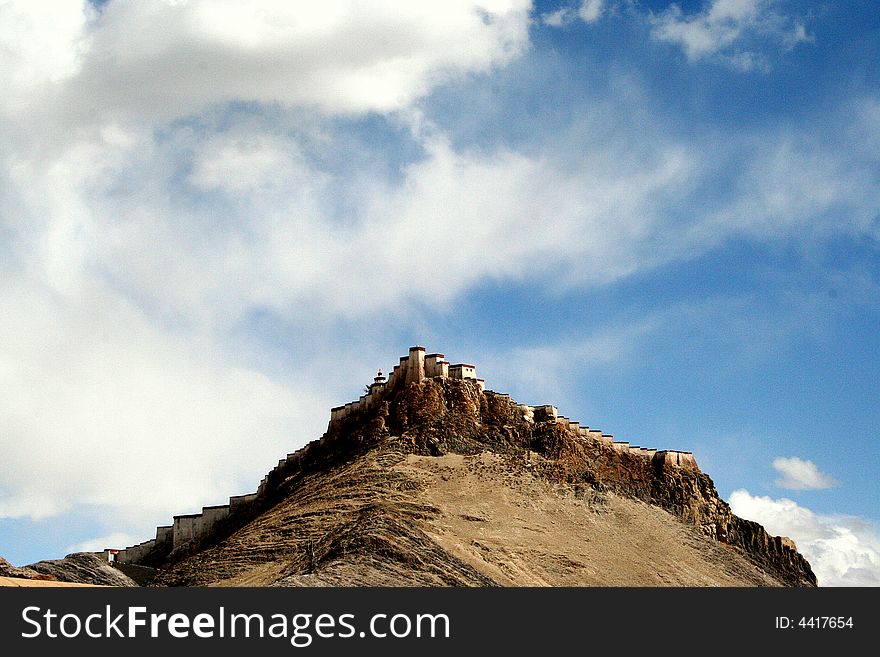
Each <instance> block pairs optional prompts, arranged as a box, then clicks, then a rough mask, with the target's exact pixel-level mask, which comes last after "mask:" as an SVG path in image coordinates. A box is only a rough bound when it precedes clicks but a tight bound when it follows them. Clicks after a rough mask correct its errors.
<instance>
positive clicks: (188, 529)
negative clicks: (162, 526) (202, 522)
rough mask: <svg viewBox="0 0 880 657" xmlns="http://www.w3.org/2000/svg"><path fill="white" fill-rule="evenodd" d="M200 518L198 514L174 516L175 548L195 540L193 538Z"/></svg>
mask: <svg viewBox="0 0 880 657" xmlns="http://www.w3.org/2000/svg"><path fill="white" fill-rule="evenodd" d="M198 518H199V514H197V513H193V514H190V515H185V516H174V529H173V532H174V538H173V545H174V547H175V548H176V547H179V546H181V545H183V544H184V543H187V542H189V541H191V540H192V539H193V536H195V530H196V525H197V524H198V523H197V519H198Z"/></svg>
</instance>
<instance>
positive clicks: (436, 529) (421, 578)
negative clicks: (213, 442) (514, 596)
mask: <svg viewBox="0 0 880 657" xmlns="http://www.w3.org/2000/svg"><path fill="white" fill-rule="evenodd" d="M401 383H402V382H401ZM523 409H524V407H522V406H520V405H518V404H516V403H515V402H514V401H512V400H511V399H510V398H509V397H507V396H506V395H500V394H496V393H492V392H488V391H487V392H484V391H482V390H481V387H480V385H479V384H478V383H477V381H475V380H469V379H464V380H459V379H450V378H430V379H426V380H423V381H420V382H416V383H409V384H407V385H402V384H401V385H398V386H396V387H395V388H394V389H390V390H388V391H387V392H386V394H384V395H383V397H382V398H381V399H379V400H377V401H376V403H374V404H373V405H372V406H371V407H369V408H365V409H362V410H357V411H356V412H353V413H351V414H348V415H347V416H346V417H343V418H341V419H339V420H338V421H335V422H332V423H331V426H330V428H329V429H328V432H327V434H325V436H324V437H322V438H321V440H320V441H313V442H312V443H311V444H310V445H308V446H307V447H306V448H304V449H303V450H301V451H300V452H299V453H298V454H297V455H296V457H295V458H292V459H288V460H287V462H285V463H284V465H283V466H281V467H279V468H277V469H276V470H275V471H273V472H272V473H271V475H270V477H269V479H268V480H267V482H266V486H265V489H264V493H263V494H262V495H261V496H260V498H259V499H258V500H257V501H256V503H255V504H254V505H253V507H252V508H251V509H250V510H249V512H248V513H247V514H239V515H237V516H231V517H230V518H229V519H228V520H227V521H226V522H224V523H221V524H220V525H218V526H217V528H216V529H215V531H214V532H213V533H212V534H211V535H210V536H209V537H207V538H202V539H200V540H199V541H196V542H192V543H189V544H187V545H184V546H180V547H178V548H177V549H176V550H174V551H173V552H171V553H170V554H167V555H154V556H153V557H152V562H151V563H152V565H155V566H159V570H158V571H157V577H156V579H155V581H154V582H153V585H159V586H162V585H165V586H175V585H189V586H203V585H244V586H248V585H250V586H265V585H278V586H303V585H318V586H325V585H468V586H492V585H514V586H518V585H541V586H545V585H550V586H555V585H566V586H581V585H587V586H620V585H633V586H641V585H646V586H663V585H670V586H718V585H721V586H731V585H745V586H780V585H781V586H815V585H816V578H815V576H814V575H813V572H812V570H811V569H810V566H809V564H808V563H807V561H806V560H805V559H804V558H803V557H802V556H801V555H800V554H799V553H798V552H797V550H796V549H795V547H794V545H793V543H791V542H790V541H789V540H788V539H785V538H781V537H773V536H770V535H769V534H768V533H767V532H766V531H765V530H764V529H763V527H761V526H760V525H758V524H757V523H754V522H750V521H747V520H743V519H741V518H739V517H737V516H735V515H733V514H732V513H731V511H730V508H729V506H728V505H727V504H726V503H725V502H724V501H723V500H721V499H720V498H719V497H718V494H717V492H716V490H715V487H714V484H713V483H712V480H711V479H710V478H709V477H708V476H707V475H706V474H704V473H702V472H700V471H699V469H697V468H696V467H695V466H694V467H680V466H678V465H674V464H670V463H669V462H668V461H667V460H665V459H663V458H658V457H656V456H655V457H654V458H645V457H644V456H638V455H634V454H631V453H629V452H627V451H620V450H615V449H614V448H613V447H612V446H610V445H608V444H607V443H606V442H603V441H602V440H600V439H596V438H591V437H589V436H587V437H585V436H584V435H582V433H579V432H578V431H576V430H572V429H571V428H569V426H568V425H567V424H566V423H561V422H557V420H556V418H555V416H549V415H548V416H542V415H541V413H538V412H535V413H534V414H532V413H528V412H524V410H523ZM658 456H659V455H658Z"/></svg>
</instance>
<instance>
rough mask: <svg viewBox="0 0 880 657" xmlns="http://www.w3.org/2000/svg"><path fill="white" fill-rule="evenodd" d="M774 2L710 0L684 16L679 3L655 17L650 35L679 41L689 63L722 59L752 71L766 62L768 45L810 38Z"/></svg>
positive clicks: (791, 43)
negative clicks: (698, 10)
mask: <svg viewBox="0 0 880 657" xmlns="http://www.w3.org/2000/svg"><path fill="white" fill-rule="evenodd" d="M776 5H777V3H776V2H775V1H774V0H708V1H707V4H706V7H705V8H704V9H703V10H702V11H700V12H697V13H694V14H685V13H684V12H683V11H682V9H681V7H680V6H679V5H677V4H673V5H670V7H669V8H668V9H667V10H666V11H664V12H662V13H660V14H657V15H652V16H651V18H650V22H651V24H652V30H651V35H652V37H653V38H654V39H656V40H658V41H663V42H666V43H672V44H675V45H678V46H680V47H681V48H682V50H684V53H685V55H686V56H687V58H688V60H690V61H698V60H701V59H709V58H713V57H715V58H718V59H720V60H722V61H725V62H727V63H728V64H730V65H732V66H733V67H735V68H737V69H740V70H743V71H748V70H752V69H755V68H763V67H766V66H767V63H766V58H765V56H764V55H763V54H762V50H763V49H764V48H766V47H768V46H769V47H772V48H780V47H781V48H784V49H790V48H792V47H794V46H795V45H796V44H797V43H800V42H802V41H808V40H809V37H808V36H807V33H806V30H805V28H804V25H803V23H802V22H800V21H798V20H796V19H794V18H791V17H788V16H785V15H784V14H781V13H779V12H778V11H777V10H776V8H775V6H776Z"/></svg>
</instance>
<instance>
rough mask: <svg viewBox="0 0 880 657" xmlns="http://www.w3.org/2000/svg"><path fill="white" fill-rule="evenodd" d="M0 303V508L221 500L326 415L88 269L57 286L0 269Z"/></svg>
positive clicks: (125, 510) (306, 395) (27, 513)
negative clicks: (1, 395)
mask: <svg viewBox="0 0 880 657" xmlns="http://www.w3.org/2000/svg"><path fill="white" fill-rule="evenodd" d="M0 303H2V305H3V307H4V310H5V311H6V312H4V313H3V314H2V318H0V343H2V345H3V347H2V348H0V386H2V387H3V389H4V390H7V391H8V394H7V395H6V396H5V400H4V404H3V409H2V412H0V424H2V426H3V427H4V429H3V453H4V463H5V464H6V467H4V468H3V469H2V471H0V491H2V495H0V514H2V515H3V516H6V517H30V518H33V519H40V518H43V517H47V516H50V515H55V514H58V513H61V512H64V511H66V510H69V509H70V508H72V507H73V506H75V505H82V504H88V505H97V506H101V507H104V508H109V509H115V510H117V512H118V513H120V514H122V515H126V514H128V515H129V516H130V517H133V518H136V517H139V516H140V517H145V516H150V517H153V516H155V514H156V513H157V511H160V510H163V511H166V512H167V511H169V510H175V509H176V511H174V512H177V513H182V512H186V510H187V509H189V510H193V509H197V508H198V507H199V506H200V505H202V504H207V503H219V502H223V501H224V500H225V498H226V497H227V496H228V495H230V494H234V493H235V492H244V491H243V489H247V488H254V487H255V486H256V483H257V481H258V480H259V477H260V476H261V475H262V473H263V472H262V471H264V470H266V469H267V465H270V464H271V463H272V461H273V460H274V459H276V458H277V457H278V456H279V455H283V454H284V453H286V451H289V449H290V448H292V447H294V446H295V445H296V444H302V443H303V442H305V440H307V439H311V438H313V437H315V436H316V435H318V434H319V431H320V429H321V428H322V425H323V423H324V422H326V411H325V409H326V408H327V406H328V404H329V403H330V401H331V400H330V399H327V398H322V397H320V396H318V395H317V394H316V393H313V392H311V391H310V390H309V388H308V387H306V386H303V387H302V388H301V389H297V388H296V387H295V386H292V385H291V384H290V383H287V384H286V385H282V384H281V383H280V382H276V381H272V380H271V379H269V378H268V377H267V376H265V375H264V374H261V373H259V372H257V371H253V370H249V369H246V368H244V367H241V366H237V365H236V364H235V363H234V361H231V360H230V359H228V358H225V357H224V354H223V353H222V352H221V351H220V350H219V349H218V348H217V347H216V346H215V345H212V344H211V343H210V342H211V340H210V338H209V337H208V336H202V339H201V340H198V338H195V339H193V337H192V336H180V335H176V334H175V331H173V330H171V331H168V330H167V329H166V330H163V328H162V327H159V326H156V325H155V324H153V323H151V322H150V321H149V320H148V319H147V318H146V317H145V316H144V315H143V313H142V312H140V311H139V310H138V309H137V308H135V307H133V306H132V305H131V304H129V303H127V302H126V301H125V300H123V299H121V298H119V297H118V296H117V295H114V294H112V293H110V292H108V291H107V290H105V289H101V287H100V286H99V285H97V284H95V283H94V282H93V281H90V282H89V284H88V285H86V286H84V288H83V289H81V290H80V291H79V293H78V294H77V295H76V296H72V295H71V296H68V298H59V296H58V295H54V294H52V293H51V292H50V291H48V290H46V289H45V288H42V287H40V286H36V285H27V284H25V283H23V282H20V281H17V282H14V283H12V284H9V283H4V284H3V286H2V287H0Z"/></svg>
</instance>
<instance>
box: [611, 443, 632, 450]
mask: <svg viewBox="0 0 880 657" xmlns="http://www.w3.org/2000/svg"><path fill="white" fill-rule="evenodd" d="M611 446H612V447H613V448H614V449H616V450H617V451H618V452H628V451H629V443H627V442H619V443H618V442H613V443H611Z"/></svg>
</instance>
